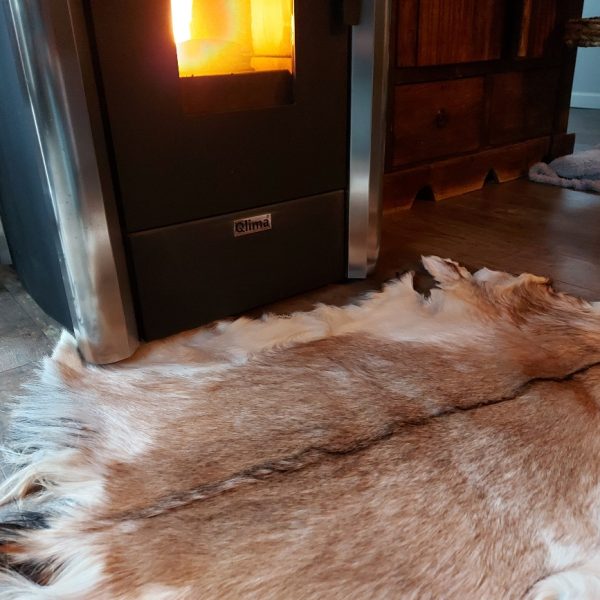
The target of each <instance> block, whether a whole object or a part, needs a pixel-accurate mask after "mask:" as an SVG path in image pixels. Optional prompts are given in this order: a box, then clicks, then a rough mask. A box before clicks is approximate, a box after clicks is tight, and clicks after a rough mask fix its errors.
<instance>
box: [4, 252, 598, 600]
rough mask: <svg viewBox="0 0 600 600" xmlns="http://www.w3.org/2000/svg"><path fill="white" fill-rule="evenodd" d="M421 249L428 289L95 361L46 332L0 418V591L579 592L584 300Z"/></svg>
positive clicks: (18, 594)
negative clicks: (1, 476)
mask: <svg viewBox="0 0 600 600" xmlns="http://www.w3.org/2000/svg"><path fill="white" fill-rule="evenodd" d="M424 264H425V266H426V268H427V269H428V270H429V272H430V273H431V274H432V275H433V276H434V277H435V278H436V280H437V281H438V282H439V284H440V289H434V290H433V291H432V293H431V296H430V297H429V298H425V297H422V296H421V295H419V294H418V293H416V292H415V291H414V289H413V285H412V276H411V275H406V276H405V277H403V278H402V279H401V280H400V281H397V282H394V283H391V284H389V285H388V286H387V287H386V288H385V289H384V291H383V292H381V293H377V294H374V295H372V296H371V297H370V298H368V299H366V300H365V301H363V302H362V303H361V304H359V305H353V306H348V307H345V308H335V307H330V306H320V307H318V308H317V309H315V310H314V311H312V312H310V313H303V314H300V313H298V314H295V315H292V316H291V317H288V318H285V317H273V316H271V317H266V318H264V319H262V320H259V321H250V320H248V319H240V320H237V321H233V322H229V323H221V324H219V325H217V326H216V327H213V328H208V329H203V330H198V331H196V332H192V333H190V334H186V335H181V336H177V337H174V338H172V339H170V340H167V341H165V342H161V343H154V344H149V345H148V346H146V347H145V349H144V350H143V351H141V352H140V353H139V354H138V355H137V356H136V357H135V358H134V359H132V360H130V361H126V362H123V363H121V364H118V365H114V366H111V367H102V368H100V367H94V366H90V365H86V364H84V363H82V362H81V360H80V359H79V356H78V354H77V351H76V349H75V346H74V342H73V340H72V339H71V338H70V336H67V335H64V336H63V339H62V340H61V342H60V343H59V345H58V347H57V349H56V351H55V353H54V355H53V356H52V358H50V359H47V360H46V362H45V363H44V364H43V367H42V369H41V372H40V377H39V381H37V382H36V383H34V384H32V385H31V386H30V388H29V391H28V394H27V396H26V397H25V398H23V399H22V400H20V402H19V404H18V405H17V407H16V408H15V410H14V413H13V415H12V422H11V429H10V438H9V440H8V443H7V445H6V447H5V457H4V460H5V463H6V464H8V467H7V472H6V477H5V480H4V483H2V484H1V486H0V544H1V546H0V562H1V563H2V564H3V565H4V566H3V567H2V568H1V570H0V598H1V599H2V600H8V599H10V600H17V599H34V600H35V599H53V600H54V599H55V600H71V599H85V600H101V599H102V600H104V599H110V600H112V599H132V600H133V599H146V600H176V599H177V600H184V599H212V598H218V599H221V598H236V599H237V598H261V599H263V598H277V599H317V598H319V599H321V598H327V599H365V598H415V599H416V598H418V599H429V598H436V599H437V598H444V599H451V598H452V599H454V598H456V599H471V598H473V599H497V598H536V599H549V598H578V599H580V598H600V487H599V484H600V435H599V433H600V410H599V406H600V404H599V403H600V366H599V363H600V312H599V311H600V309H599V308H597V307H596V306H595V305H592V304H589V303H586V302H583V301H581V300H578V299H575V298H572V297H569V296H566V295H563V294H558V293H556V292H554V291H553V290H552V289H551V287H550V286H549V285H548V282H547V280H545V279H543V278H540V277H535V276H533V275H521V276H520V277H516V278H515V277H512V276H510V275H507V274H505V273H497V272H492V271H489V270H486V269H484V270H481V271H478V272H477V273H475V274H474V275H471V274H470V273H468V272H467V271H466V270H465V269H464V268H462V267H460V266H459V265H457V264H456V263H453V262H452V261H444V260H441V259H438V258H434V257H430V258H426V259H424ZM2 557H3V558H2ZM2 561H3V562H2Z"/></svg>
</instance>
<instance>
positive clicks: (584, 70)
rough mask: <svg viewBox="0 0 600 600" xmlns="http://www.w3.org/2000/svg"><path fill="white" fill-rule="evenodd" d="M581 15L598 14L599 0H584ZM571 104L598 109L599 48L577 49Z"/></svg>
mask: <svg viewBox="0 0 600 600" xmlns="http://www.w3.org/2000/svg"><path fill="white" fill-rule="evenodd" d="M583 16H584V17H598V16H600V0H585V2H584V4H583ZM571 106H575V107H577V108H598V109H600V48H578V49H577V64H576V66H575V79H574V80H573V91H572V93H571Z"/></svg>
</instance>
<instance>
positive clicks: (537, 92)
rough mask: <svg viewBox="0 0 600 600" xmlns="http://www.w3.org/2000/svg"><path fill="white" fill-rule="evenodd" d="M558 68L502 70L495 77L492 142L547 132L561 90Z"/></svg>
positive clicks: (491, 115)
mask: <svg viewBox="0 0 600 600" xmlns="http://www.w3.org/2000/svg"><path fill="white" fill-rule="evenodd" d="M559 74H560V73H559V71H558V69H541V70H534V71H522V72H516V73H499V74H497V75H494V77H493V79H492V101H491V112H490V143H491V144H494V145H497V144H506V143H509V142H516V141H519V140H525V139H528V138H534V137H541V136H544V135H548V134H549V133H550V132H551V131H552V125H553V123H552V121H553V116H554V110H555V105H556V98H557V93H558V79H559Z"/></svg>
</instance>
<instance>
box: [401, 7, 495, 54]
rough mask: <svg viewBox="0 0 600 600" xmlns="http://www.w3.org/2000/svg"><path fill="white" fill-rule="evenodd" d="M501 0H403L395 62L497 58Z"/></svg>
mask: <svg viewBox="0 0 600 600" xmlns="http://www.w3.org/2000/svg"><path fill="white" fill-rule="evenodd" d="M503 5H504V2H503V1H502V0H455V1H449V0H420V1H419V0H407V1H401V2H400V6H399V19H398V29H397V33H398V39H399V40H402V39H403V38H408V37H410V38H411V39H410V40H408V39H406V43H405V44H403V43H399V44H398V65H400V66H411V65H418V66H426V65H446V64H452V63H459V62H474V61H481V60H493V59H497V58H500V55H501V51H502V33H503V23H502V21H503V18H504V6H503Z"/></svg>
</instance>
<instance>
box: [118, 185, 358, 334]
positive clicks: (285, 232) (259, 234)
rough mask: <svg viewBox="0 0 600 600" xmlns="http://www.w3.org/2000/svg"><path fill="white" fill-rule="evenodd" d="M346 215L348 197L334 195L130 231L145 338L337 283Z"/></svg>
mask: <svg viewBox="0 0 600 600" xmlns="http://www.w3.org/2000/svg"><path fill="white" fill-rule="evenodd" d="M264 215H270V226H271V229H267V227H268V226H269V223H268V222H267V220H266V218H265V219H262V220H260V221H262V222H255V221H253V220H252V217H259V216H264ZM346 218H347V217H346V195H345V192H343V191H337V192H330V193H326V194H321V195H318V196H311V197H309V198H302V199H298V200H292V201H289V202H282V203H279V204H274V205H270V206H264V207H261V208H257V209H254V210H247V211H241V212H237V213H233V214H228V215H224V216H220V217H214V218H210V219H202V220H198V221H193V222H191V223H184V224H181V225H173V226H170V227H162V228H159V229H153V230H149V231H144V232H140V233H136V234H132V235H131V236H130V237H129V242H130V251H131V258H132V264H133V270H134V281H135V287H136V291H137V298H138V308H139V311H138V314H139V315H140V319H139V320H140V328H141V331H142V334H143V337H144V338H145V339H147V340H151V339H156V338H160V337H164V336H166V335H170V334H172V333H176V332H178V331H182V330H185V329H190V328H193V327H197V326H199V325H202V324H205V323H208V322H210V321H213V320H215V319H220V318H223V317H229V316H232V315H236V314H238V313H240V312H242V311H245V310H248V309H250V308H254V307H257V306H260V305H263V304H268V303H270V302H274V301H276V300H279V299H282V298H286V297H289V296H292V295H294V294H298V293H301V292H304V291H307V290H309V289H312V288H316V287H319V286H322V285H325V284H327V283H331V282H334V281H340V280H341V279H343V278H344V275H345V265H346V234H345V229H346V228H345V223H346ZM247 219H250V221H247ZM236 223H237V229H238V230H237V235H235V233H236V231H235V224H236ZM249 231H252V233H248V232H249Z"/></svg>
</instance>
